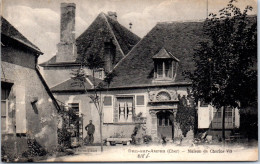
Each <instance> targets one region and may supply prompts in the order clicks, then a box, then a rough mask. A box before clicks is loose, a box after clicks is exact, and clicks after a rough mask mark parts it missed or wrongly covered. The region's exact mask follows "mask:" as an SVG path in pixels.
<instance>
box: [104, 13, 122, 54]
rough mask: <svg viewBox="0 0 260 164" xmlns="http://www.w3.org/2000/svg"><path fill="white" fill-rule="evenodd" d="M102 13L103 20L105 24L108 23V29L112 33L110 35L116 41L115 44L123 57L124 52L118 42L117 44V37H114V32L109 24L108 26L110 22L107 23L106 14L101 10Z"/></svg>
mask: <svg viewBox="0 0 260 164" xmlns="http://www.w3.org/2000/svg"><path fill="white" fill-rule="evenodd" d="M102 15H103V16H104V19H105V21H106V23H107V25H108V28H109V31H110V32H111V33H112V35H113V37H114V39H115V42H116V43H117V45H118V46H119V51H120V52H121V55H122V56H123V57H125V54H124V52H123V50H122V48H121V46H120V44H119V43H118V41H117V38H116V36H115V34H114V32H113V30H112V28H111V26H110V23H109V22H108V20H107V17H106V14H105V13H103V12H102Z"/></svg>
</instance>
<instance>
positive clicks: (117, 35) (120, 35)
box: [41, 13, 140, 66]
mask: <svg viewBox="0 0 260 164" xmlns="http://www.w3.org/2000/svg"><path fill="white" fill-rule="evenodd" d="M139 40H140V38H139V37H138V36H137V35H135V34H134V33H132V32H131V31H129V30H128V29H127V28H125V27H124V26H122V25H121V24H119V22H118V21H116V20H114V19H112V18H110V17H109V16H108V15H106V14H104V13H100V14H99V15H98V16H97V18H96V19H95V20H94V21H93V22H92V24H91V25H90V26H89V27H88V28H87V29H86V30H85V31H84V32H83V33H82V34H81V35H80V36H79V37H78V38H77V39H76V45H77V51H78V57H77V61H76V63H79V61H81V59H82V57H83V56H88V55H90V54H95V55H100V57H101V58H102V59H103V54H104V43H105V42H109V41H112V42H113V44H114V45H115V46H116V56H115V61H114V63H113V64H114V65H115V64H116V63H118V62H119V61H120V60H121V59H122V58H123V57H124V56H125V54H127V53H128V52H129V51H130V50H131V49H132V47H133V46H134V45H135V44H136V43H137V42H138V41H139ZM55 62H56V60H55V57H53V58H52V59H50V60H49V61H47V62H45V63H42V64H41V66H48V64H54V63H55Z"/></svg>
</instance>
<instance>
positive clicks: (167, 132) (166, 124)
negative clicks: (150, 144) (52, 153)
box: [157, 111, 174, 139]
mask: <svg viewBox="0 0 260 164" xmlns="http://www.w3.org/2000/svg"><path fill="white" fill-rule="evenodd" d="M172 118H173V114H172V113H171V112H167V111H166V112H164V111H162V112H158V113H157V136H158V138H162V137H166V138H167V139H173V136H174V128H173V126H174V125H173V119H172Z"/></svg>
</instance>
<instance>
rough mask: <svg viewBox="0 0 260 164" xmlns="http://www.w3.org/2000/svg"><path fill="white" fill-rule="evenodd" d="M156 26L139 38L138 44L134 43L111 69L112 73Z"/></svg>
mask: <svg viewBox="0 0 260 164" xmlns="http://www.w3.org/2000/svg"><path fill="white" fill-rule="evenodd" d="M156 26H157V24H156V25H155V26H154V27H153V28H152V29H151V30H150V31H149V32H148V33H147V34H146V35H145V36H144V37H143V38H141V39H140V40H139V41H138V43H136V44H135V45H134V47H133V48H132V49H131V50H130V51H129V52H128V53H127V54H126V55H125V56H124V57H123V58H122V59H121V60H120V61H119V62H118V63H117V64H116V65H115V66H114V68H113V69H112V71H114V70H115V69H116V67H117V66H118V65H119V64H120V63H121V62H122V61H123V60H124V59H125V58H126V57H127V56H129V54H130V53H131V52H132V51H133V50H134V49H135V48H136V46H137V45H139V43H140V42H141V41H142V40H143V39H145V37H146V36H147V35H148V34H149V33H150V32H151V31H152V30H153V29H154V28H155V27H156ZM112 71H111V72H112Z"/></svg>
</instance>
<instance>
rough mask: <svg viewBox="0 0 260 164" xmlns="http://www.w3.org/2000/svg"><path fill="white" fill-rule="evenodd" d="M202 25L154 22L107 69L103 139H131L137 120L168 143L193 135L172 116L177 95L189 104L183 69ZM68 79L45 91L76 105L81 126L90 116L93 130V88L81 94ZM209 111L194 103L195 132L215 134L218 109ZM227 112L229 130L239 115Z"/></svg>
mask: <svg viewBox="0 0 260 164" xmlns="http://www.w3.org/2000/svg"><path fill="white" fill-rule="evenodd" d="M202 26H203V22H166V23H158V24H157V25H156V26H155V27H154V28H153V29H152V30H151V31H150V32H149V33H148V34H147V35H146V36H145V37H144V38H142V40H141V41H139V42H138V43H137V44H136V45H135V46H134V47H133V48H132V49H131V51H130V52H129V53H128V54H127V55H126V56H125V57H124V58H123V59H121V60H120V61H119V62H118V64H116V65H115V67H114V69H113V70H112V71H113V72H114V73H115V77H114V78H113V80H112V83H111V84H110V86H109V88H107V89H104V90H103V91H102V98H103V99H102V101H103V102H104V107H103V120H104V123H103V125H102V126H103V137H104V138H108V137H111V136H116V134H117V133H120V134H123V135H124V136H125V137H127V138H128V137H131V135H132V134H133V130H134V128H135V126H136V125H138V124H142V125H143V126H144V128H145V133H146V134H147V135H151V137H152V139H153V140H154V141H156V140H160V139H162V138H163V137H166V139H167V140H169V141H172V140H175V139H177V138H184V139H192V138H193V137H194V132H193V131H192V130H190V131H189V132H188V133H187V135H186V136H184V135H183V132H182V130H181V128H180V124H179V123H178V122H177V119H176V114H177V112H178V108H179V103H180V99H181V98H184V99H186V100H187V106H191V103H189V101H191V100H190V99H189V98H188V97H189V94H188V93H189V92H188V91H189V90H190V87H191V82H190V81H189V79H186V78H185V76H184V75H183V72H185V71H192V70H193V69H194V63H193V61H192V56H193V52H194V48H196V47H198V44H199V42H200V41H202V40H203V39H206V38H205V37H203V31H202ZM101 44H102V43H101ZM68 83H71V84H70V85H68ZM72 83H73V82H72V81H70V82H68V81H66V82H64V83H61V84H59V85H57V86H54V87H52V88H51V90H52V92H53V93H54V94H55V95H56V96H57V98H59V99H62V101H64V102H75V103H78V104H80V109H79V111H80V112H81V113H82V114H83V117H84V119H85V121H84V123H83V124H84V126H85V125H86V124H87V123H88V120H90V119H91V120H93V123H94V125H96V128H99V116H98V114H97V111H96V109H95V106H94V104H93V103H92V102H91V100H90V99H89V98H88V96H89V95H91V94H93V92H94V91H93V87H92V88H91V87H90V88H89V89H88V92H87V93H84V92H80V89H79V88H77V89H74V88H73V85H72ZM92 85H93V84H92ZM76 91H77V92H76ZM81 91H84V89H83V88H82V89H81ZM83 104H85V105H83ZM210 109H212V107H211V106H207V107H204V108H202V107H200V105H199V107H198V118H197V119H198V124H199V125H198V128H199V130H201V131H205V130H209V133H210V134H212V135H214V136H213V138H217V137H218V135H219V136H220V135H221V131H220V129H219V126H218V125H219V119H220V118H218V117H217V116H218V115H219V111H218V112H216V111H215V110H213V109H212V110H210ZM206 111H208V112H209V111H211V112H212V115H209V114H206V115H205V112H206ZM203 112H204V113H203ZM227 112H228V114H226V117H227V118H226V121H227V122H226V123H227V130H228V131H229V132H230V131H231V130H232V129H234V128H238V127H239V115H238V111H237V109H236V110H235V109H231V115H230V114H229V113H230V111H229V110H228V111H227ZM205 120H207V121H208V122H205ZM212 120H214V121H215V122H214V121H212ZM220 120H221V119H220ZM209 122H210V124H212V125H209ZM207 125H208V126H207ZM83 136H86V134H85V135H83ZM94 137H95V142H99V134H98V133H97V132H96V133H95V135H94Z"/></svg>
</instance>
